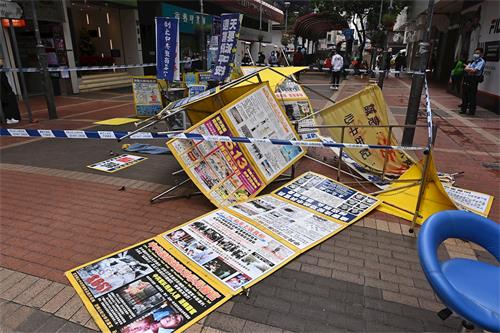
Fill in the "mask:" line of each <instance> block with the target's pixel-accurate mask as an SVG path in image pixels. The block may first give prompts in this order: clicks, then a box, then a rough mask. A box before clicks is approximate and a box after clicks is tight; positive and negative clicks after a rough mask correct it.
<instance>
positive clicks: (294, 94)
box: [275, 79, 308, 99]
mask: <svg viewBox="0 0 500 333" xmlns="http://www.w3.org/2000/svg"><path fill="white" fill-rule="evenodd" d="M275 94H276V97H277V98H278V99H308V97H307V95H306V93H305V92H304V90H302V87H301V86H300V85H299V84H298V83H295V82H294V81H292V80H289V79H286V80H284V81H283V83H281V84H280V85H279V86H277V87H276V92H275Z"/></svg>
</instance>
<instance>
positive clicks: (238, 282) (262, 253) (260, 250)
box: [164, 212, 293, 290]
mask: <svg viewBox="0 0 500 333" xmlns="http://www.w3.org/2000/svg"><path fill="white" fill-rule="evenodd" d="M164 237H165V239H166V240H168V241H169V242H170V243H172V244H173V245H174V246H176V247H177V248H178V249H179V250H181V252H183V253H184V254H186V255H187V256H188V257H189V258H191V259H192V260H193V261H195V262H196V263H198V264H199V265H200V266H202V267H203V268H204V269H205V270H207V271H208V272H210V273H211V274H213V275H214V276H215V277H217V278H218V279H220V280H221V281H223V282H224V283H226V284H227V285H228V286H229V287H231V288H232V289H233V290H235V289H238V288H239V287H241V286H244V285H245V284H247V283H248V282H250V281H252V280H254V279H256V278H258V277H259V276H261V275H263V274H265V273H266V272H268V271H269V270H271V269H273V268H274V267H276V266H277V265H278V264H279V263H281V262H282V261H284V260H286V259H287V258H289V257H290V256H291V255H293V251H292V250H291V249H290V248H288V247H286V246H285V245H284V244H282V243H279V242H278V241H276V240H275V239H273V238H271V237H270V236H268V235H266V234H264V233H263V232H261V231H260V230H258V229H256V228H254V227H253V226H251V225H249V224H247V223H246V222H244V221H243V220H240V219H238V218H236V217H235V216H233V215H231V214H229V213H226V212H216V213H212V214H210V215H208V216H205V217H204V218H202V219H200V220H199V221H195V222H193V223H191V224H190V225H188V226H185V227H183V228H182V229H178V230H175V231H173V232H171V233H169V234H166V235H165V236H164Z"/></svg>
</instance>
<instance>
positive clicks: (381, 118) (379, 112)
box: [316, 85, 415, 176]
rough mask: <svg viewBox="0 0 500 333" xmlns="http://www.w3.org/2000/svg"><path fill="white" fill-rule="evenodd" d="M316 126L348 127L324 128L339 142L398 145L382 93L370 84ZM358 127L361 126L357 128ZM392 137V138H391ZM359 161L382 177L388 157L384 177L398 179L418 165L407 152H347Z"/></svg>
mask: <svg viewBox="0 0 500 333" xmlns="http://www.w3.org/2000/svg"><path fill="white" fill-rule="evenodd" d="M316 123H317V124H325V125H348V126H354V127H350V128H345V129H344V132H343V133H342V128H328V129H325V133H324V136H327V137H331V138H332V139H334V140H335V141H336V142H345V143H358V144H378V145H397V144H398V143H397V141H396V139H395V137H394V135H393V134H389V129H388V127H380V126H387V125H389V121H388V107H387V105H386V103H385V100H384V96H383V95H382V91H381V90H380V88H379V87H378V86H377V85H371V86H368V87H366V88H365V89H363V90H361V91H360V92H358V93H356V94H354V95H352V96H349V97H347V98H345V99H343V100H341V101H338V102H337V103H335V104H334V105H332V106H330V107H328V108H326V109H324V110H323V111H322V112H321V113H319V114H318V115H316ZM356 126H359V127H356ZM389 136H390V138H389ZM344 150H345V152H346V153H347V154H348V155H349V156H350V157H351V158H352V159H354V160H355V161H356V162H358V163H359V164H361V165H362V166H363V167H365V168H366V169H368V170H369V171H371V172H372V173H375V174H381V173H382V170H383V169H384V160H385V157H386V155H387V163H386V165H385V174H387V175H393V176H399V175H401V174H402V173H404V172H405V171H406V170H408V168H409V167H411V166H412V165H413V164H414V163H415V162H414V161H413V159H412V158H411V157H410V156H409V155H408V154H407V153H405V152H404V151H397V150H389V151H386V150H380V149H378V150H375V149H368V148H367V149H349V148H346V149H344Z"/></svg>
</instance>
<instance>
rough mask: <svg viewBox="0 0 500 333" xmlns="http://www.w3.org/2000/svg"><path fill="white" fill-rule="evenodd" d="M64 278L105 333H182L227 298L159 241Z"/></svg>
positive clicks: (138, 247) (92, 265) (102, 260)
mask: <svg viewBox="0 0 500 333" xmlns="http://www.w3.org/2000/svg"><path fill="white" fill-rule="evenodd" d="M66 276H67V277H68V279H69V280H70V282H71V284H72V285H73V287H74V288H75V289H76V290H77V292H78V294H79V295H80V297H82V299H83V301H84V304H85V306H86V307H87V309H88V310H89V312H90V313H91V314H92V316H93V317H94V319H95V320H96V322H97V323H98V325H99V327H100V329H101V330H102V331H104V332H122V333H132V332H134V333H137V332H173V331H177V330H183V328H185V327H186V326H189V325H190V324H192V323H193V322H195V321H196V320H197V318H199V317H200V315H203V314H204V313H205V312H206V311H209V310H210V309H211V308H215V307H217V306H219V305H220V303H221V302H223V301H224V300H225V298H226V296H225V295H223V294H222V292H221V291H219V290H217V289H216V288H215V287H213V286H211V285H210V284H209V283H208V282H207V281H205V280H204V279H203V278H202V277H200V276H198V275H197V274H196V273H194V272H193V271H191V270H190V269H189V268H188V267H187V266H185V265H184V264H182V263H181V262H179V261H178V260H177V259H176V258H174V257H173V256H172V255H171V254H170V253H169V252H167V250H166V249H165V248H164V247H162V246H161V245H160V244H159V243H158V242H156V241H155V240H149V241H146V242H144V243H142V244H137V245H135V246H133V247H131V248H129V249H127V250H125V251H122V252H120V253H118V254H114V255H110V256H108V257H105V258H104V259H101V260H98V261H96V262H93V263H91V264H87V265H85V266H81V267H79V268H76V269H74V270H72V271H69V272H67V273H66Z"/></svg>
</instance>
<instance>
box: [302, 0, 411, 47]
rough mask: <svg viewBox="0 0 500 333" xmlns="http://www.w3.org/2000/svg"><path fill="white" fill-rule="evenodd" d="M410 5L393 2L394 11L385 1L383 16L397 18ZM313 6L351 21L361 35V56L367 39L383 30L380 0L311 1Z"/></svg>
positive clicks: (387, 1)
mask: <svg viewBox="0 0 500 333" xmlns="http://www.w3.org/2000/svg"><path fill="white" fill-rule="evenodd" d="M409 4H410V1H409V0H393V2H392V9H390V8H389V5H390V0H383V1H382V15H383V14H389V13H390V15H392V16H397V15H398V14H399V13H400V12H401V11H402V10H403V9H404V8H405V7H406V6H408V5H409ZM311 6H312V7H315V8H318V9H319V10H320V11H328V12H330V13H332V14H340V15H342V16H343V17H344V18H345V19H346V20H348V21H351V22H352V23H353V25H354V28H355V30H356V32H357V33H358V34H359V38H360V41H359V42H360V45H359V52H360V54H362V53H363V50H364V48H365V45H366V39H367V38H370V37H371V36H376V35H377V31H379V30H380V29H381V27H379V26H378V23H379V17H380V9H381V8H380V6H381V1H378V0H311ZM386 17H387V15H386Z"/></svg>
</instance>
